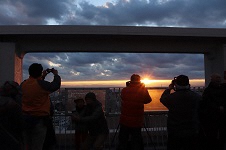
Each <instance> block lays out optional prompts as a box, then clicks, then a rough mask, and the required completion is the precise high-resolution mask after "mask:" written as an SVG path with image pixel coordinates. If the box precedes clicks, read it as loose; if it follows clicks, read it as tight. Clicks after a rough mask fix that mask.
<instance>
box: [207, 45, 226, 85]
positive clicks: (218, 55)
mask: <svg viewBox="0 0 226 150" xmlns="http://www.w3.org/2000/svg"><path fill="white" fill-rule="evenodd" d="M225 59H226V57H225V48H224V46H222V47H219V48H215V49H211V50H209V53H206V54H204V61H205V62H204V65H205V86H207V85H208V84H209V82H210V76H211V75H212V74H213V73H218V74H220V75H221V76H222V78H223V76H224V70H225V67H226V63H225V61H226V60H225Z"/></svg>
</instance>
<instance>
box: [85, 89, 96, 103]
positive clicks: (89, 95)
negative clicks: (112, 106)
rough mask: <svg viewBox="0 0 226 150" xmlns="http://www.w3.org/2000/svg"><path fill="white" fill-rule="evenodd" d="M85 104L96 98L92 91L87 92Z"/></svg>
mask: <svg viewBox="0 0 226 150" xmlns="http://www.w3.org/2000/svg"><path fill="white" fill-rule="evenodd" d="M85 100H86V104H87V105H90V104H92V103H93V102H94V101H95V100H96V95H95V93H93V92H89V93H87V94H86V96H85Z"/></svg>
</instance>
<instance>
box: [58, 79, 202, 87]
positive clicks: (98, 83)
mask: <svg viewBox="0 0 226 150" xmlns="http://www.w3.org/2000/svg"><path fill="white" fill-rule="evenodd" d="M127 81H129V80H86V81H85V80H83V81H62V82H61V88H84V87H86V88H88V87H89V88H91V87H92V88H106V87H125V86H126V82H127ZM171 81H172V80H167V79H166V80H154V79H151V80H148V82H147V83H144V84H145V86H146V87H150V88H155V87H156V88H157V87H168V86H169V84H170V83H171ZM189 81H190V85H191V87H204V86H205V79H190V80H189ZM141 82H142V81H141ZM142 83H143V82H142Z"/></svg>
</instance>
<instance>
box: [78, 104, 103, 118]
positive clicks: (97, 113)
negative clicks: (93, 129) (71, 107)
mask: <svg viewBox="0 0 226 150" xmlns="http://www.w3.org/2000/svg"><path fill="white" fill-rule="evenodd" d="M102 115H104V112H103V110H102V107H97V108H96V109H95V110H94V112H93V113H92V114H91V115H90V116H85V117H81V118H80V120H79V121H80V122H92V121H94V120H96V119H98V118H100V117H101V116H102Z"/></svg>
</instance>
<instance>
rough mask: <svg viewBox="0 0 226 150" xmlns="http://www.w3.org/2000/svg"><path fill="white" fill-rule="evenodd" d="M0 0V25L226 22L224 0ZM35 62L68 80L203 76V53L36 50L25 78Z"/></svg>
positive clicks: (193, 25)
mask: <svg viewBox="0 0 226 150" xmlns="http://www.w3.org/2000/svg"><path fill="white" fill-rule="evenodd" d="M104 1H106V3H104V4H103V5H100V3H98V5H97V3H95V2H96V0H89V1H86V0H78V1H77V0H64V1H60V0H42V1H38V0H7V1H0V20H1V21H0V25H49V24H57V25H119V26H159V27H191V28H197V27H198V28H225V27H226V17H225V16H226V9H225V6H226V1H224V0H208V1H206V0H116V1H107V0H103V1H102V2H104ZM33 62H39V63H41V64H42V65H43V66H44V68H52V67H54V68H56V69H58V70H59V73H60V74H61V75H62V78H63V80H66V81H67V80H87V79H88V80H110V79H122V80H127V79H128V78H129V77H130V75H131V74H133V73H139V74H141V75H150V76H152V77H153V78H155V79H171V78H172V77H173V76H177V75H178V74H184V73H186V74H187V75H188V76H189V77H191V78H204V56H203V55H202V54H164V53H163V54H149V53H148V54H144V53H36V54H33V53H32V54H27V55H26V56H25V58H24V64H23V65H24V71H23V73H24V75H23V76H24V78H26V77H27V76H28V74H27V69H28V67H29V65H30V64H31V63H33Z"/></svg>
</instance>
